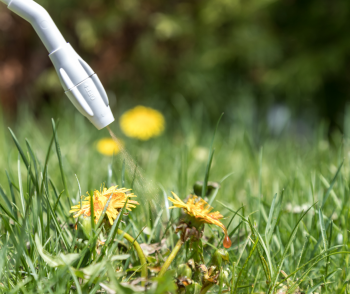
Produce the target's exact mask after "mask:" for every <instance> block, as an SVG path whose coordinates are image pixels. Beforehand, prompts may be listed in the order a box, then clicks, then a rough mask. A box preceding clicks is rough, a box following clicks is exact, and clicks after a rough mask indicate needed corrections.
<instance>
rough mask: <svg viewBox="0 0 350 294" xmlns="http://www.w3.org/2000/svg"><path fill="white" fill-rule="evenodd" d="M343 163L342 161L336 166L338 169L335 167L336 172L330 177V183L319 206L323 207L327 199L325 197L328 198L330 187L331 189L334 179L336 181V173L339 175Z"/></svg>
mask: <svg viewBox="0 0 350 294" xmlns="http://www.w3.org/2000/svg"><path fill="white" fill-rule="evenodd" d="M343 164H344V161H343V162H342V163H341V164H340V165H339V167H338V169H337V172H336V173H335V176H334V178H333V179H332V182H331V185H330V186H329V188H328V189H327V192H326V194H325V195H324V197H323V201H322V205H321V208H323V207H324V205H325V203H326V201H327V199H328V196H329V194H330V193H331V191H332V189H333V186H334V184H335V181H336V179H337V177H338V175H339V173H340V170H341V168H342V166H343Z"/></svg>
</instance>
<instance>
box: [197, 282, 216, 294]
mask: <svg viewBox="0 0 350 294" xmlns="http://www.w3.org/2000/svg"><path fill="white" fill-rule="evenodd" d="M213 286H214V284H209V285H207V286H205V287H204V288H202V290H201V291H200V292H199V294H205V293H207V292H208V291H209V289H210V288H211V287H213Z"/></svg>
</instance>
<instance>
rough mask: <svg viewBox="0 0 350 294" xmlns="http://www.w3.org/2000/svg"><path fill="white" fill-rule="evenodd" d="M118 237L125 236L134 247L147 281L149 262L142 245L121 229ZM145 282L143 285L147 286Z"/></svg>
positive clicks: (142, 273) (143, 275) (142, 274)
mask: <svg viewBox="0 0 350 294" xmlns="http://www.w3.org/2000/svg"><path fill="white" fill-rule="evenodd" d="M117 233H118V235H123V238H124V239H126V240H128V241H129V242H130V243H131V245H133V246H134V248H135V250H136V252H137V255H138V257H139V259H140V264H141V265H142V268H141V277H142V278H144V279H145V281H146V280H147V278H148V268H147V261H146V257H145V254H144V253H143V251H142V249H141V246H140V244H139V243H138V242H137V241H136V240H135V239H134V238H133V237H131V236H130V235H129V234H128V233H125V232H124V231H122V230H121V229H118V231H117ZM145 281H142V285H144V284H145Z"/></svg>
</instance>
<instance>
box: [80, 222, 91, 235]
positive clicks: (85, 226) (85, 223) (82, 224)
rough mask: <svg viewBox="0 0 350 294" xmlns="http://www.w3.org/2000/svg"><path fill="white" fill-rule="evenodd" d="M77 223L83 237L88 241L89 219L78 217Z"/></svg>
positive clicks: (89, 232) (89, 233)
mask: <svg viewBox="0 0 350 294" xmlns="http://www.w3.org/2000/svg"><path fill="white" fill-rule="evenodd" d="M79 223H80V225H81V228H82V229H83V232H84V235H85V236H86V238H88V239H89V238H90V236H91V232H92V228H91V217H79Z"/></svg>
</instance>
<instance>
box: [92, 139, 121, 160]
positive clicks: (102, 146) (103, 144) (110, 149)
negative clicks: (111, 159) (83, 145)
mask: <svg viewBox="0 0 350 294" xmlns="http://www.w3.org/2000/svg"><path fill="white" fill-rule="evenodd" d="M96 148H97V151H98V152H100V153H101V154H103V155H106V156H112V155H113V154H118V153H119V152H120V150H121V149H122V148H123V146H122V142H121V143H120V145H118V144H117V143H116V142H115V141H114V140H113V139H112V138H102V139H101V140H99V141H97V145H96Z"/></svg>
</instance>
